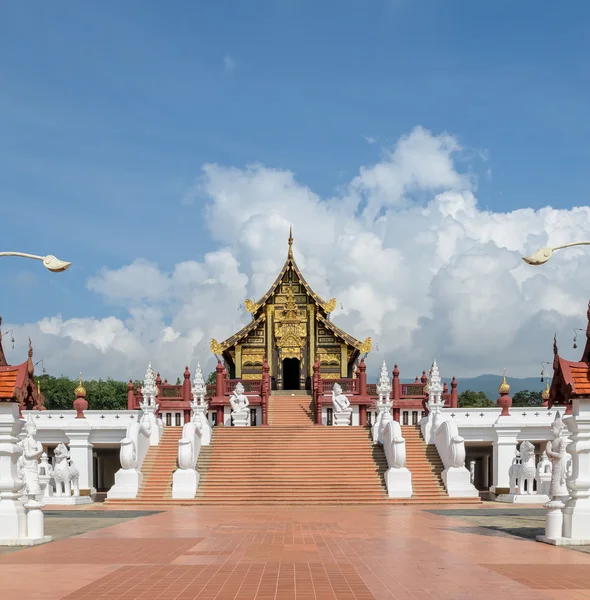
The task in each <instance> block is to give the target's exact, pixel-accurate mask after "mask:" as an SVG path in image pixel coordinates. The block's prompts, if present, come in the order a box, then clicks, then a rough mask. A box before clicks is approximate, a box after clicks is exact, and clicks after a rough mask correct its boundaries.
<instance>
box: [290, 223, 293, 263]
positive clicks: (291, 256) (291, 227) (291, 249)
mask: <svg viewBox="0 0 590 600" xmlns="http://www.w3.org/2000/svg"><path fill="white" fill-rule="evenodd" d="M289 258H293V225H291V226H290V227H289Z"/></svg>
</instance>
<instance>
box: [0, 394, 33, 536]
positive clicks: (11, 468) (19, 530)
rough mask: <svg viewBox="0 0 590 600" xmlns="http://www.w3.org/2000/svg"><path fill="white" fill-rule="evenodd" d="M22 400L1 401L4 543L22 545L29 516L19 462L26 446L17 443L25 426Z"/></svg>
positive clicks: (1, 532)
mask: <svg viewBox="0 0 590 600" xmlns="http://www.w3.org/2000/svg"><path fill="white" fill-rule="evenodd" d="M22 426H23V424H22V421H20V420H19V418H18V404H16V403H15V402H0V545H2V546H18V545H22V544H23V540H25V539H26V537H27V517H26V514H25V509H24V506H23V505H22V503H21V501H20V500H19V497H20V495H21V490H22V487H23V485H24V483H23V482H22V480H20V479H19V478H18V475H17V470H16V463H17V461H18V459H19V457H20V456H21V454H22V452H23V450H22V448H21V447H20V446H18V445H17V441H18V434H19V433H20V431H21V429H22Z"/></svg>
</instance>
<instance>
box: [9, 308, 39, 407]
mask: <svg viewBox="0 0 590 600" xmlns="http://www.w3.org/2000/svg"><path fill="white" fill-rule="evenodd" d="M1 322H2V319H1V318H0V323H1ZM28 354H29V355H28V358H27V360H26V361H25V362H24V363H21V364H20V365H9V364H8V363H7V361H6V356H5V355H4V350H3V349H2V336H1V335H0V402H18V404H19V406H20V408H21V410H22V409H23V408H26V407H29V408H35V409H37V410H44V406H43V404H44V403H45V398H44V397H43V394H41V392H40V391H39V388H38V387H37V385H36V384H35V381H34V379H33V375H34V373H35V366H34V365H33V346H32V344H31V340H30V339H29V353H28Z"/></svg>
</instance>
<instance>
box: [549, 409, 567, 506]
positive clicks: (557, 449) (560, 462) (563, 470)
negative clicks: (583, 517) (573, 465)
mask: <svg viewBox="0 0 590 600" xmlns="http://www.w3.org/2000/svg"><path fill="white" fill-rule="evenodd" d="M565 432H566V430H565V425H564V423H563V421H562V420H561V417H560V415H559V412H557V414H556V415H555V419H554V421H553V424H552V425H551V434H552V435H553V440H551V441H549V442H547V447H546V450H545V451H546V453H547V458H548V459H549V460H550V461H551V465H552V471H551V484H550V485H549V498H550V499H551V500H560V499H561V498H567V497H569V492H568V489H567V486H566V484H565V481H566V476H567V462H568V459H569V458H570V457H569V455H568V454H567V452H566V448H567V445H568V442H567V440H566V438H565V435H564V434H565Z"/></svg>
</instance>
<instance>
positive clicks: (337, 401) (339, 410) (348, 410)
mask: <svg viewBox="0 0 590 600" xmlns="http://www.w3.org/2000/svg"><path fill="white" fill-rule="evenodd" d="M332 405H333V406H334V425H337V426H346V425H350V417H351V415H352V407H351V406H350V400H349V399H348V398H347V397H346V396H345V395H344V394H343V393H342V388H341V387H340V384H338V383H335V384H334V387H333V388H332Z"/></svg>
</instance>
